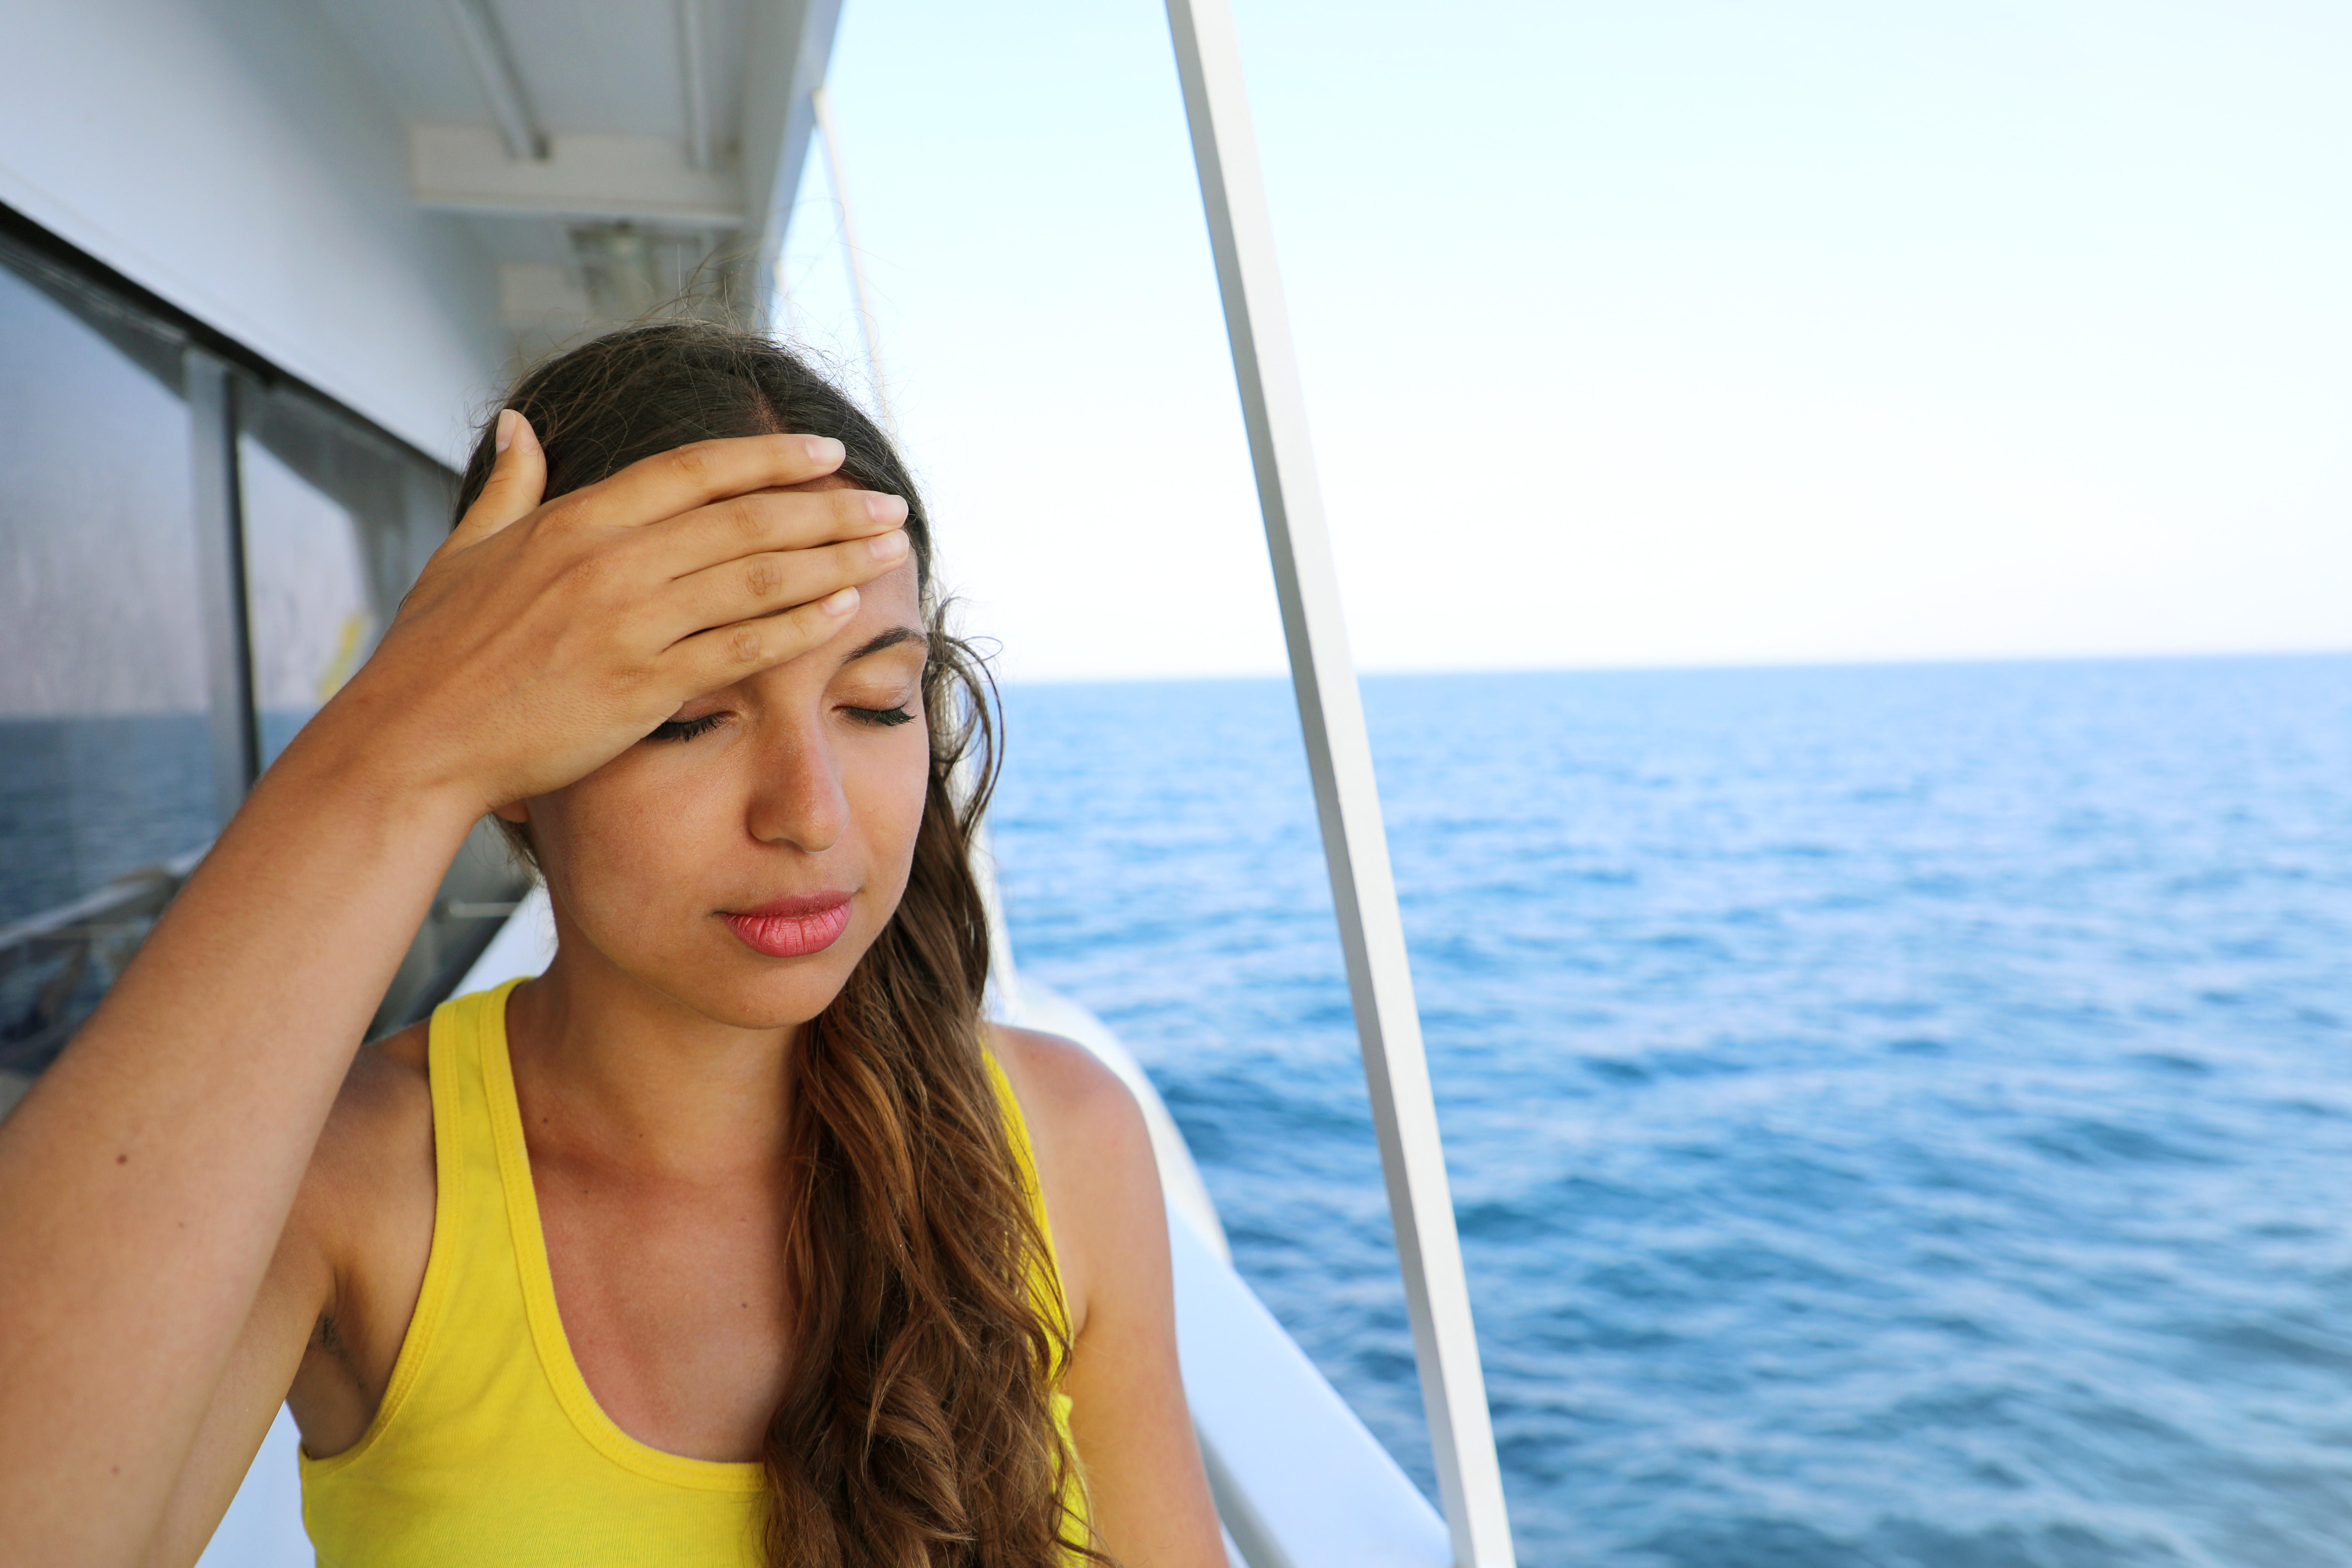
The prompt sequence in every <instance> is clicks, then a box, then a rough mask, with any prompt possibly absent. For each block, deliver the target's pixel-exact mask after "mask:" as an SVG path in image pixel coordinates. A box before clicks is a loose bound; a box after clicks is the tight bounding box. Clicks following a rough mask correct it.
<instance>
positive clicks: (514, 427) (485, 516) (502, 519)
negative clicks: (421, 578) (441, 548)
mask: <svg viewBox="0 0 2352 1568" xmlns="http://www.w3.org/2000/svg"><path fill="white" fill-rule="evenodd" d="M496 439H497V442H498V460H497V461H496V462H494V463H492V464H491V465H490V477H489V478H488V479H485V480H483V481H482V493H481V494H480V495H478V496H476V497H475V498H474V504H473V505H471V506H469V507H467V509H466V515H465V516H464V517H462V518H460V519H458V520H457V527H456V528H455V529H453V530H451V531H450V534H449V538H450V540H451V542H453V543H454V544H455V545H456V547H457V548H458V549H463V548H464V547H465V546H467V545H468V544H473V543H477V542H480V541H482V540H485V539H488V537H489V536H490V535H491V534H493V533H496V532H498V531H499V530H500V529H502V528H504V527H506V526H507V525H508V524H509V523H510V522H512V521H515V520H516V519H517V518H520V517H524V516H528V515H529V514H530V510H531V509H532V508H534V507H536V506H538V505H539V499H540V497H541V494H542V493H544V492H545V490H546V489H547V453H546V452H545V450H544V449H542V448H541V446H540V444H539V432H538V431H536V430H534V429H532V428H531V427H530V420H528V419H526V418H524V417H523V416H522V415H521V414H520V413H519V412H517V411H516V410H514V409H512V408H503V409H500V410H499V428H498V436H497V437H496Z"/></svg>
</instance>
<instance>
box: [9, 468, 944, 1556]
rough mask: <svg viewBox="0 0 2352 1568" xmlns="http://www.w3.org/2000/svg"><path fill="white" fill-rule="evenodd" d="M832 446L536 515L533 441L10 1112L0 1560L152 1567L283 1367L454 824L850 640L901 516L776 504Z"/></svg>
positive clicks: (651, 474)
mask: <svg viewBox="0 0 2352 1568" xmlns="http://www.w3.org/2000/svg"><path fill="white" fill-rule="evenodd" d="M517 423H518V424H519V423H520V421H517ZM838 461H839V448H838V447H837V445H835V444H834V443H830V442H816V441H814V440H812V439H811V438H808V437H754V438H751V439H748V440H742V441H722V442H708V443H704V444H702V445H701V446H698V447H687V448H682V449H680V450H679V451H677V452H674V453H669V454H667V455H665V456H664V457H661V458H649V459H647V460H646V462H643V463H640V464H637V465H635V467H633V468H629V469H627V470H625V471H624V472H623V473H621V474H619V475H617V476H615V477H614V479H610V480H607V481H605V482H604V484H602V485H597V486H593V487H590V488H589V489H583V490H581V491H578V492H576V493H574V494H573V495H572V496H568V497H565V498H562V500H557V501H554V502H551V503H549V504H548V505H546V506H543V507H542V506H540V505H539V504H538V502H539V497H540V489H541V484H542V482H543V465H542V464H541V460H540V458H539V452H538V447H537V443H536V441H535V440H533V439H532V438H531V437H530V433H529V431H528V428H527V427H524V428H522V429H521V430H520V432H519V434H518V436H517V438H516V439H515V440H514V442H513V444H512V445H511V446H510V447H508V448H507V450H506V452H505V453H504V454H503V455H502V457H501V458H500V460H499V468H498V470H497V472H496V473H494V474H493V476H492V479H491V481H490V484H489V487H488V489H486V490H485V492H484V494H483V497H482V500H481V501H480V502H479V503H478V505H477V506H476V508H475V509H474V510H473V511H472V512H470V513H469V514H468V515H467V519H466V521H464V522H463V523H462V524H461V525H460V527H459V528H458V529H457V531H456V532H455V533H453V534H452V535H451V538H450V540H449V542H448V543H447V544H446V545H445V546H444V547H443V548H442V550H441V551H440V552H438V553H436V556H435V557H434V560H433V562H432V563H430V564H429V565H428V566H427V567H426V569H425V574H424V575H423V576H422V577H421V578H420V579H419V581H418V584H417V585H416V588H415V591H413V592H412V593H411V595H410V596H409V601H408V603H407V604H406V605H404V606H403V609H402V613H401V615H400V616H399V618H398V619H397V620H396V621H395V622H394V626H393V627H392V628H391V630H390V631H389V633H388V634H387V635H386V637H385V639H384V643H383V647H381V648H379V649H378V651H377V654H376V656H375V657H374V658H372V659H371V660H370V661H369V663H368V666H367V667H366V668H364V669H362V671H361V673H360V675H359V676H358V677H357V678H356V679H353V680H352V683H351V684H350V685H349V686H348V687H346V688H345V689H344V690H343V691H342V692H341V693H340V694H339V695H338V696H337V698H336V699H335V700H334V701H333V702H332V703H331V704H329V706H328V708H327V709H326V710H324V711H323V712H321V713H320V716H319V717H318V719H316V720H314V721H312V723H311V724H310V726H309V727H308V728H307V729H306V730H305V731H303V733H302V734H301V735H300V736H299V737H298V738H297V740H296V742H295V743H294V744H293V745H292V746H290V747H289V749H288V751H287V752H286V753H285V755H284V756H283V757H281V758H280V759H279V761H278V763H277V764H276V765H274V766H273V767H272V768H271V769H270V771H269V773H268V775H267V776H266V777H264V778H263V780H262V781H261V783H260V784H259V785H258V786H257V788H256V789H255V791H254V793H253V795H252V796H251V797H250V798H249V799H248V800H247V803H246V805H245V807H244V808H243V809H242V810H240V811H239V812H238V813H237V816H236V818H235V819H234V820H233V821H232V822H231V823H230V824H229V826H228V827H227V828H226V830H225V831H224V832H223V834H222V835H221V837H220V839H219V841H218V842H217V843H216V844H215V847H214V848H213V851H212V853H211V854H210V855H209V856H208V857H206V858H205V863H204V864H203V865H202V866H201V867H200V868H198V869H197V871H196V873H195V875H194V876H193V877H192V878H190V879H189V881H188V883H187V885H186V887H185V888H184V889H183V890H182V891H181V893H180V896H179V897H178V899H177V900H174V902H173V905H172V908H171V909H170V910H168V911H167V912H166V914H165V915H164V917H163V920H162V921H159V922H158V923H157V925H156V928H155V931H154V933H153V934H152V936H151V937H150V938H149V939H148V942H147V943H146V946H145V947H144V948H143V949H142V952H141V953H140V954H139V957H138V958H137V960H136V961H135V962H134V963H132V964H131V966H130V968H129V969H128V970H127V971H126V973H124V975H123V977H122V979H121V982H120V983H119V984H117V985H116V986H115V988H114V990H113V992H112V993H111V994H110V995H109V997H108V998H107V1000H106V1002H105V1004H104V1005H102V1006H101V1007H100V1009H99V1011H98V1013H97V1015H96V1016H93V1017H92V1018H91V1020H90V1021H89V1024H88V1025H86V1026H84V1027H83V1029H82V1031H81V1032H80V1034H79V1036H78V1037H76V1038H75V1040H74V1042H73V1043H72V1045H71V1046H69V1047H68V1048H67V1050H66V1051H65V1053H64V1054H63V1055H62V1056H61V1057H59V1058H58V1061H57V1063H56V1065H55V1066H53V1067H52V1068H50V1069H49V1071H48V1072H47V1075H45V1076H44V1077H43V1079H41V1081H40V1082H39V1083H38V1084H37V1085H36V1086H35V1088H34V1089H33V1090H32V1092H31V1093H29V1094H28V1095H27V1096H26V1099H25V1100H24V1101H23V1103H22V1104H20V1105H19V1106H18V1107H17V1109H16V1111H15V1113H14V1114H13V1115H11V1116H10V1117H9V1118H8V1120H7V1121H5V1123H0V1562H8V1563H44V1564H77V1563H93V1564H99V1563H108V1564H111V1563H137V1562H139V1561H141V1560H142V1558H143V1557H144V1556H145V1555H146V1554H147V1552H149V1550H150V1548H151V1546H153V1545H156V1544H157V1543H158V1536H159V1531H162V1529H163V1519H164V1515H165V1511H166V1508H167V1503H168V1500H170V1498H171V1497H172V1496H173V1492H174V1490H175V1489H176V1488H177V1486H178V1482H179V1479H180V1477H181V1475H182V1472H183V1470H184V1468H185V1467H186V1465H187V1464H188V1461H189V1457H190V1454H191V1452H192V1449H193V1448H194V1445H195V1443H196V1441H197V1438H198V1436H199V1434H200V1432H202V1431H203V1430H204V1429H205V1422H206V1419H207V1415H208V1413H209V1412H210V1411H211V1409H212V1406H213V1404H214V1401H215V1394H216V1392H217V1391H218V1390H219V1389H220V1388H221V1387H222V1385H223V1380H224V1378H225V1377H226V1376H229V1375H230V1373H231V1369H232V1366H233V1365H234V1366H237V1367H243V1368H246V1369H247V1371H248V1372H252V1371H254V1369H259V1371H258V1372H257V1373H255V1374H256V1375H260V1374H262V1373H266V1374H267V1375H268V1376H269V1377H279V1376H281V1375H283V1374H285V1373H289V1372H290V1369H291V1367H292V1366H293V1365H294V1364H295V1363H297V1362H298V1361H299V1356H300V1353H301V1345H302V1342H303V1340H304V1338H305V1337H306V1336H307V1334H308V1332H309V1329H310V1323H311V1322H312V1321H315V1319H316V1317H317V1314H318V1310H319V1308H320V1305H321V1304H322V1303H323V1300H324V1293H325V1291H326V1289H328V1287H327V1286H326V1284H325V1283H324V1280H325V1278H326V1277H325V1274H324V1271H323V1270H322V1269H321V1268H319V1267H317V1266H316V1262H315V1260H302V1259H296V1260H294V1261H292V1262H290V1263H289V1264H288V1265H287V1266H286V1267H284V1268H278V1269H275V1270H274V1269H273V1267H272V1260H273V1258H276V1257H278V1254H279V1250H280V1246H281V1243H282V1242H284V1241H285V1240H286V1225H287V1217H288V1215H289V1211H290V1210H291V1208H292V1206H293V1205H294V1201H295V1196H296V1194H297V1192H298V1190H299V1187H300V1185H301V1183H302V1180H303V1173H304V1171H305V1169H306V1167H307V1165H308V1163H309V1162H310V1157H311V1152H312V1149H313V1147H314V1145H315V1144H316V1143H317V1142H318V1139H319V1134H320V1129H321V1127H322V1126H323V1125H324V1124H325V1121H326V1119H327V1116H328V1112H329V1110H330V1108H331V1106H332V1104H333V1103H334V1100H335V1096H336V1091H337V1089H338V1086H339V1085H340V1084H341V1082H342V1080H343V1078H344V1074H345V1072H346V1070H347V1069H348V1068H350V1066H351V1063H352V1054H353V1052H354V1050H355V1049H356V1047H358V1045H359V1042H360V1037H361V1035H362V1031H363V1030H364V1029H365V1028H366V1026H367V1022H368V1019H369V1017H370V1016H371V1014H372V1012H373V1008H374V1006H375V1004H376V1001H377V999H378V998H379V997H381V996H382V995H383V989H384V986H385V985H386V984H388V983H389V981H390V979H391V976H392V973H393V970H394V966H395V965H396V964H397V963H398V962H399V959H400V956H401V953H402V952H403V950H404V948H405V947H406V945H407V943H408V941H409V938H410V936H411V934H412V933H413V932H414V931H415V929H416V926H417V923H418V921H420V920H421V919H422V918H423V916H424V914H425V908H426V904H427V902H428V900H430V899H431V897H432V895H433V892H434V889H435V888H436V885H437V883H438V881H439V879H440V877H441V874H442V872H443V870H444V869H445V868H446V867H447V865H448V863H449V860H450V858H451V857H452V855H454V853H455V852H456V850H457V845H458V843H459V841H460V840H461V839H462V837H464V835H465V833H466V831H467V827H468V826H470V824H471V823H472V822H473V821H474V820H475V819H476V818H477V817H478V816H480V815H481V814H482V812H484V811H485V810H486V809H488V807H490V806H492V805H498V804H501V803H502V802H504V801H508V800H512V799H519V798H522V797H524V796H527V795H534V794H539V793H542V792H544V791H545V790H548V789H551V788H554V787H559V786H560V785H562V784H565V783H568V782H570V781H571V780H572V779H574V778H577V777H579V776H581V775H582V774H584V773H588V772H590V771H592V770H593V768H595V767H597V766H599V765H601V764H602V763H604V761H606V760H607V759H609V758H610V757H612V756H614V755H616V754H617V753H618V752H620V751H621V750H622V749H623V748H624V747H625V746H627V745H629V744H630V743H632V742H635V740H637V739H638V738H640V737H642V736H643V735H644V734H645V733H646V731H648V730H650V729H651V728H652V727H653V726H654V725H655V724H656V723H658V722H659V721H661V720H663V719H665V718H667V716H668V715H669V713H670V712H672V711H674V710H675V709H676V708H677V705H678V704H679V703H680V702H682V701H684V700H687V699H688V698H690V697H692V696H695V695H697V694H698V693H700V692H703V691H708V690H711V689H717V688H718V687H720V686H724V685H727V684H729V683H730V682H732V681H734V680H737V679H741V678H742V677H743V676H745V675H747V674H750V673H751V672H752V671H754V670H757V669H761V668H767V667H768V666H771V665H773V664H776V663H780V662H782V660H783V659H786V658H791V657H793V655H794V654H795V653H797V652H799V651H801V650H802V649H803V648H805V647H810V646H814V644H815V643H817V642H819V641H822V640H823V639H824V637H827V636H830V635H831V633H832V630H833V628H834V627H835V626H837V625H838V624H839V616H841V615H843V614H845V613H846V610H847V609H848V608H850V607H854V600H855V595H854V594H852V595H849V601H850V602H849V604H847V605H845V604H843V603H842V602H841V595H840V594H838V593H837V592H836V590H841V589H844V588H846V587H848V586H849V585H851V584H856V583H858V582H863V581H866V580H868V579H870V578H872V577H873V576H875V575H876V574H878V573H879V572H881V571H884V570H887V568H888V566H889V565H890V564H891V562H890V561H888V560H885V559H882V558H880V557H878V556H877V554H876V552H874V551H873V550H872V549H871V548H870V546H869V544H868V542H867V540H868V536H874V535H879V534H882V533H885V532H887V531H890V530H892V529H894V528H895V527H896V526H897V524H898V521H900V520H901V519H903V517H904V515H905V513H904V508H903V506H899V505H898V503H896V502H895V501H891V500H888V499H887V498H877V497H872V496H867V495H866V494H864V493H863V492H859V491H831V492H827V493H825V494H823V495H809V494H793V495H785V494H779V493H775V491H776V490H777V489H778V488H779V487H782V486H784V485H789V484H793V483H798V482H801V481H803V480H806V479H810V478H812V477H814V476H815V475H817V474H822V473H824V472H827V471H830V470H831V468H833V467H834V466H835V464H836V463H838ZM894 508H895V509H896V510H893V509H894ZM827 595H831V598H830V599H829V600H828V599H827V597H826V596H827ZM813 601H814V602H813ZM795 606H796V607H795ZM121 630H122V635H124V636H126V637H135V636H137V635H139V628H137V627H135V626H125V627H123V628H121ZM265 1281H267V1282H268V1290H267V1291H265ZM289 1292H290V1294H289ZM257 1306H258V1307H259V1308H260V1313H259V1316H258V1318H257ZM256 1325H257V1327H256V1329H255V1331H257V1332H258V1334H259V1336H260V1337H259V1340H258V1341H256V1340H254V1339H253V1338H252V1336H251V1334H249V1333H248V1328H249V1326H256ZM247 1381H248V1380H247V1379H244V1378H240V1379H239V1382H240V1385H243V1384H244V1383H245V1382H247ZM282 1393H283V1384H282V1383H281V1384H279V1386H278V1394H282ZM274 1402H275V1401H274V1397H273V1399H272V1403H273V1404H274ZM240 1403H241V1404H249V1403H250V1401H241V1402H240ZM264 1408H265V1409H266V1408H267V1406H265V1407H264ZM229 1424H230V1425H231V1426H237V1427H238V1428H239V1432H240V1433H242V1429H243V1427H244V1426H250V1425H251V1416H250V1415H249V1414H247V1415H242V1416H239V1415H231V1417H229ZM250 1436H252V1437H253V1439H254V1440H256V1441H257V1439H258V1436H259V1434H258V1432H253V1433H252V1434H250ZM233 1440H234V1441H243V1440H244V1438H243V1436H236V1437H235V1438H234V1439H233ZM248 1451H249V1450H248ZM209 1528H210V1526H209V1522H207V1523H206V1524H205V1529H206V1530H209Z"/></svg>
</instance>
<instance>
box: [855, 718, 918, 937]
mask: <svg viewBox="0 0 2352 1568" xmlns="http://www.w3.org/2000/svg"><path fill="white" fill-rule="evenodd" d="M887 739H888V742H889V743H888V744H887V745H880V746H877V747H875V748H874V751H873V752H872V753H871V754H870V755H868V756H866V757H865V758H862V759H861V760H860V762H859V764H858V766H857V767H856V771H855V773H854V774H853V776H851V777H848V778H845V779H844V780H843V783H844V784H845V786H847V794H848V795H849V798H850V801H851V809H852V811H853V812H854V813H855V814H856V817H857V826H858V832H859V836H860V837H863V838H864V839H865V840H866V847H867V849H868V851H869V853H871V854H872V856H873V858H874V872H875V879H876V880H877V881H881V880H883V879H884V877H885V876H886V875H887V879H888V881H887V885H888V888H889V890H890V896H891V898H892V899H893V900H896V899H897V897H898V893H899V891H900V890H902V889H904V888H905V887H906V882H907V868H908V864H909V863H910V862H911V861H912V860H913V859H914V856H915V837H916V835H917V834H918V833H919V831H920V830H921V828H922V825H923V797H924V794H925V792H926V790H927V788H928V786H929V783H930V776H931V753H930V742H929V737H928V736H926V735H925V733H924V731H923V727H922V725H921V724H920V723H919V722H917V723H913V724H905V725H901V726H900V727H899V728H898V729H897V730H894V731H890V733H889V736H888V737H887Z"/></svg>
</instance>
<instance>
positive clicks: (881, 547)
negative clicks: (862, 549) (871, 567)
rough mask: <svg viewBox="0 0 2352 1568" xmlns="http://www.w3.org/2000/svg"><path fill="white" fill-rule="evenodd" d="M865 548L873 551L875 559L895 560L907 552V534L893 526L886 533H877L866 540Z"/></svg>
mask: <svg viewBox="0 0 2352 1568" xmlns="http://www.w3.org/2000/svg"><path fill="white" fill-rule="evenodd" d="M866 549H868V550H871V551H872V552H874V559H875V560H877V561H896V560H898V557H900V556H901V555H904V554H906V553H907V535H906V534H905V532H903V531H900V530H898V529H895V528H894V529H892V530H891V531H889V532H887V533H877V534H876V535H875V536H874V537H873V538H871V539H869V540H867V541H866Z"/></svg>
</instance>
